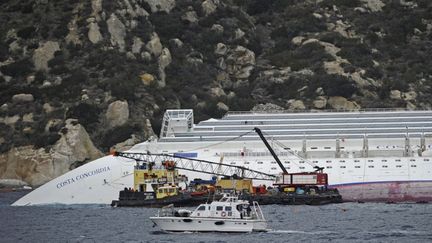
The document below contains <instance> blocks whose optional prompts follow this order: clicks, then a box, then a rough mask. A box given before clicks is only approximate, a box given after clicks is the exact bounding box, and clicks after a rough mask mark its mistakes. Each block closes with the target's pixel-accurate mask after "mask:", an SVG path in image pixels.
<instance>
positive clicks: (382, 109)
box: [224, 108, 428, 117]
mask: <svg viewBox="0 0 432 243" xmlns="http://www.w3.org/2000/svg"><path fill="white" fill-rule="evenodd" d="M388 111H428V110H427V109H414V110H412V109H407V108H364V109H355V110H351V109H324V110H257V111H228V112H227V113H226V114H225V115H224V117H225V116H229V115H246V114H268V113H281V114H284V113H331V112H388Z"/></svg>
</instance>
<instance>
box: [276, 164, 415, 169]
mask: <svg viewBox="0 0 432 243" xmlns="http://www.w3.org/2000/svg"><path fill="white" fill-rule="evenodd" d="M410 166H411V167H417V165H410ZM401 167H402V165H396V168H401ZM326 168H327V169H332V168H333V167H332V166H327V167H326ZM340 168H341V169H345V168H346V166H341V167H340ZM354 168H361V166H358V165H356V166H354ZM368 168H375V167H374V166H373V165H369V166H368ZM382 168H388V166H387V165H383V166H382ZM271 169H272V170H277V169H278V168H276V167H272V168H271ZM285 169H287V170H289V169H291V167H285ZM299 169H301V170H302V169H305V167H303V166H300V167H299Z"/></svg>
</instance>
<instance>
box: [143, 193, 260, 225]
mask: <svg viewBox="0 0 432 243" xmlns="http://www.w3.org/2000/svg"><path fill="white" fill-rule="evenodd" d="M150 219H151V220H152V221H153V223H155V224H156V225H158V226H159V227H160V228H161V229H162V230H164V231H170V232H183V231H192V232H240V233H241V232H252V231H267V221H266V219H265V218H264V215H263V213H262V211H261V208H260V206H259V205H258V203H257V202H255V201H254V202H252V203H249V202H248V201H245V200H240V199H239V198H238V197H237V196H232V195H224V196H223V197H222V199H221V200H219V201H213V202H212V203H210V204H208V203H205V204H201V205H199V206H198V207H197V208H196V209H195V210H194V211H189V210H185V209H179V210H176V209H174V206H173V205H172V204H171V205H168V206H165V207H163V208H162V209H161V210H160V211H159V212H158V214H157V215H156V216H155V217H150Z"/></svg>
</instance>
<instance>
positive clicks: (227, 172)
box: [112, 152, 276, 181]
mask: <svg viewBox="0 0 432 243" xmlns="http://www.w3.org/2000/svg"><path fill="white" fill-rule="evenodd" d="M112 155H113V156H120V157H124V158H128V159H133V160H135V161H140V162H144V163H146V162H147V163H160V164H162V163H163V162H167V161H170V162H174V168H177V169H182V170H189V171H195V172H201V173H205V174H211V175H218V176H234V175H237V176H239V177H241V178H245V179H254V180H266V181H274V180H275V178H276V176H275V175H271V174H267V173H263V172H260V171H256V170H251V169H249V168H246V167H243V166H236V165H229V164H224V163H221V162H212V161H206V160H199V159H191V158H184V157H180V156H175V155H169V154H151V153H131V152H113V153H112Z"/></svg>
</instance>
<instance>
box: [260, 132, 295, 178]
mask: <svg viewBox="0 0 432 243" xmlns="http://www.w3.org/2000/svg"><path fill="white" fill-rule="evenodd" d="M254 130H255V132H256V133H258V135H259V137H260V138H261V140H262V141H263V142H264V144H265V146H266V147H267V149H268V150H269V151H270V153H271V155H272V156H273V158H274V159H275V160H276V162H277V163H278V165H279V167H280V168H281V170H282V172H283V173H284V174H288V171H287V170H286V169H285V167H284V166H283V164H282V162H281V161H280V160H279V157H278V156H277V155H276V153H275V151H274V150H273V148H272V147H271V146H270V144H269V143H268V142H267V139H266V138H265V137H264V135H263V134H262V132H261V129H259V128H258V127H255V128H254Z"/></svg>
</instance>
